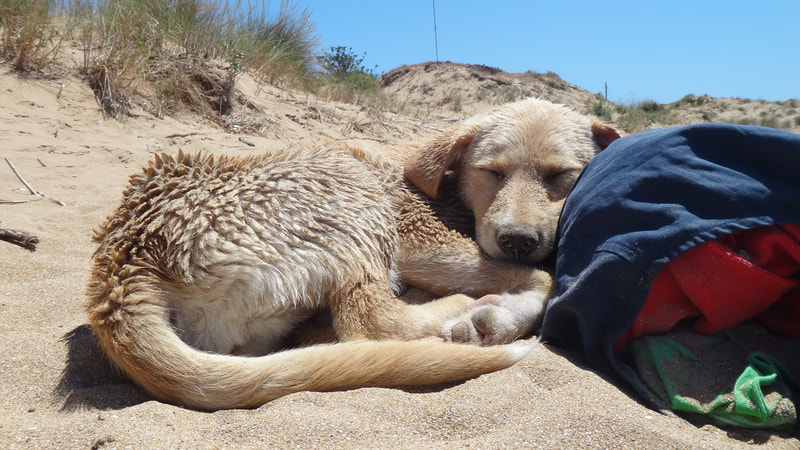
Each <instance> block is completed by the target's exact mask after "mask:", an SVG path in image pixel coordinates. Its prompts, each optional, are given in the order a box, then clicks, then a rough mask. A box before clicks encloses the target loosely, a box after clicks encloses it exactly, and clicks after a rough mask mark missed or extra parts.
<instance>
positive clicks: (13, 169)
mask: <svg viewBox="0 0 800 450" xmlns="http://www.w3.org/2000/svg"><path fill="white" fill-rule="evenodd" d="M4 159H5V160H6V162H7V163H8V167H11V170H12V171H13V172H14V175H16V176H17V178H19V181H21V182H22V184H24V185H25V187H26V188H28V191H29V192H30V193H31V195H33V196H35V197H38V198H36V199H35V200H22V201H17V200H0V204H6V205H13V204H18V203H28V202H34V201H38V200H47V201H49V202H53V203H56V204H58V205H61V206H67V204H66V203H64V202H62V201H61V200H56V199H54V198H50V197H48V196H46V195H44V194H42V193H40V192H36V189H34V188H33V187H32V186H31V185H30V184H28V182H27V181H25V179H24V178H22V175H20V174H19V172H17V168H16V167H14V164H11V160H9V159H8V158H4ZM37 161H38V159H37ZM39 163H40V164H41V163H42V162H41V161H39ZM42 165H43V164H42Z"/></svg>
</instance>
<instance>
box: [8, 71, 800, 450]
mask: <svg viewBox="0 0 800 450" xmlns="http://www.w3.org/2000/svg"><path fill="white" fill-rule="evenodd" d="M248 83H249V84H248ZM240 85H241V87H242V89H251V92H250V94H249V95H251V96H252V98H253V102H254V103H255V104H256V105H257V106H258V107H259V108H260V109H261V111H262V113H263V114H264V116H266V117H267V118H268V119H269V120H266V119H265V120H263V121H261V122H258V123H259V124H260V125H259V126H261V128H260V133H258V134H230V133H228V132H226V131H225V130H223V129H221V128H220V127H218V126H215V125H213V124H211V123H209V122H207V121H203V120H202V119H199V118H192V117H190V116H186V117H183V118H181V120H176V119H172V118H165V119H159V118H155V117H153V116H152V115H150V114H148V113H147V112H145V111H144V110H137V109H136V108H134V109H133V111H132V112H133V113H134V114H135V116H134V117H128V118H125V119H123V120H113V119H105V118H103V116H102V113H101V111H100V109H99V107H98V105H97V103H96V102H95V100H94V98H93V96H92V93H91V91H90V90H89V89H88V88H87V87H86V86H85V85H84V84H83V83H82V82H81V81H80V80H79V79H77V78H74V77H69V76H66V77H64V78H63V79H55V80H53V79H51V80H21V79H20V78H18V77H17V76H16V75H13V74H8V73H5V72H3V73H0V105H2V107H0V156H3V157H5V158H8V159H9V160H11V161H12V162H13V164H14V166H15V167H16V168H17V170H18V171H19V173H20V174H21V175H22V176H23V177H24V178H25V180H26V181H27V182H28V183H29V184H30V185H31V186H32V187H33V188H34V189H35V190H37V191H38V192H41V193H42V194H44V196H47V197H49V198H52V199H56V200H59V201H61V202H63V203H64V204H65V205H66V206H61V205H59V204H57V203H54V202H51V201H48V200H46V199H44V200H39V201H35V202H29V203H21V204H0V227H2V228H11V229H16V230H22V231H26V232H29V233H32V234H35V235H37V236H38V237H39V240H40V242H39V244H38V248H37V250H36V251H35V252H29V251H27V250H24V249H22V248H19V247H16V246H13V245H11V244H8V243H5V242H0V447H3V448H31V447H36V448H85V447H94V448H101V447H102V448H143V447H153V448H178V447H183V448H186V447H188V448H196V447H198V448H222V447H225V448H233V447H237V448H238V447H242V448H248V447H251V448H252V447H257V448H284V447H300V448H331V447H337V448H409V447H414V448H444V447H475V448H525V447H539V448H565V447H599V448H687V447H696V448H726V449H728V448H745V447H750V446H752V445H754V444H758V445H763V446H765V447H767V448H787V449H788V448H800V440H798V438H797V437H794V436H791V435H789V434H780V433H769V432H763V431H748V430H737V429H732V430H725V429H720V428H717V427H715V426H711V425H703V426H699V425H694V424H692V423H690V422H688V421H686V420H684V419H682V418H679V417H676V416H672V415H662V414H659V413H658V412H655V411H653V410H651V409H648V408H647V407H645V406H643V405H642V404H640V403H639V402H637V400H636V399H634V398H632V397H631V396H629V395H628V394H627V393H626V392H625V390H624V389H622V388H621V387H620V386H618V385H615V384H614V383H612V382H610V381H609V380H607V379H605V378H604V377H602V376H600V375H598V374H596V373H593V372H591V371H588V370H585V369H583V368H581V367H580V366H579V365H578V364H576V361H577V360H576V358H574V356H573V355H569V354H563V353H561V352H559V351H558V350H556V349H547V348H540V349H539V350H537V351H535V352H534V353H532V354H531V355H530V356H528V357H527V358H526V359H524V360H523V361H522V362H521V363H519V364H517V365H515V366H514V367H512V368H510V369H507V370H504V371H501V372H497V373H492V374H488V375H485V376H482V377H479V378H477V379H473V380H469V381H466V382H463V383H459V384H455V385H448V386H437V387H434V388H413V389H373V388H371V389H358V390H354V391H347V392H332V393H311V392H303V393H298V394H294V395H289V396H286V397H284V398H281V399H278V400H276V401H273V402H271V403H269V404H267V405H264V406H262V407H260V408H258V409H254V410H233V411H219V412H215V413H206V412H198V411H192V410H187V409H184V408H180V407H176V406H173V405H169V404H165V403H160V402H157V401H154V400H152V399H151V398H150V397H149V396H148V395H147V394H146V393H144V392H143V391H141V390H140V389H138V388H137V387H136V386H134V385H133V384H131V383H130V382H128V381H127V380H125V379H123V378H120V377H118V376H116V375H115V374H114V373H113V372H112V371H111V370H109V368H108V366H107V364H106V363H105V362H104V361H103V359H102V358H101V357H100V356H99V355H98V353H97V351H96V349H95V343H94V339H93V337H92V335H91V333H90V331H89V330H88V327H87V326H86V317H85V315H84V312H83V302H84V285H85V282H86V279H87V275H88V270H89V261H90V257H91V254H92V251H93V245H92V244H91V242H90V234H91V231H92V229H93V227H95V226H96V225H97V224H98V223H99V222H100V221H101V220H102V219H104V218H105V216H106V215H107V214H108V213H110V212H111V210H112V208H113V207H114V206H115V205H116V203H117V202H118V200H119V196H120V192H121V190H122V188H123V186H124V185H125V183H126V182H127V177H128V175H130V174H132V173H134V172H136V171H138V170H140V169H139V168H140V167H141V166H142V165H143V164H145V162H146V161H147V160H148V159H150V157H151V155H152V153H153V152H156V151H167V152H176V151H177V150H178V148H183V149H184V150H191V151H194V150H199V149H208V150H211V151H215V152H224V153H228V154H241V155H247V154H253V153H259V152H263V151H265V150H268V149H271V148H277V147H281V146H284V145H287V144H290V143H294V142H297V141H302V142H313V141H319V140H326V139H334V140H336V139H360V140H361V141H362V142H370V143H374V144H380V143H393V142H398V141H399V140H402V139H417V138H419V137H420V136H423V135H426V134H430V133H432V132H434V131H435V130H436V129H441V128H445V127H447V124H448V120H449V118H448V116H449V115H450V114H451V113H452V112H451V111H444V112H443V113H442V114H441V115H440V116H435V115H431V116H430V117H428V118H427V119H426V121H421V120H420V119H419V118H415V117H411V116H409V117H405V116H401V115H397V114H394V113H389V112H376V111H371V110H370V109H369V108H360V107H356V106H352V105H345V104H339V103H334V102H325V101H323V100H322V99H317V98H313V97H309V96H308V95H306V94H303V93H297V92H291V91H284V90H280V89H277V88H273V87H262V88H261V89H256V88H255V86H254V85H253V83H252V81H248V80H242V82H241V83H240ZM241 119H242V122H241V123H244V122H245V121H244V118H241ZM240 137H244V138H245V140H246V141H248V142H251V143H252V144H254V146H252V147H251V146H249V145H247V144H245V143H244V142H242V141H241V140H240V139H239V138H240ZM17 189H22V190H17ZM35 198H36V197H33V196H32V195H31V194H30V193H29V192H28V191H27V190H26V189H25V188H24V186H23V184H22V183H21V181H20V180H18V179H17V177H16V176H14V174H13V173H12V171H11V169H10V168H9V167H8V166H7V165H6V163H5V161H0V200H10V201H24V200H32V199H35Z"/></svg>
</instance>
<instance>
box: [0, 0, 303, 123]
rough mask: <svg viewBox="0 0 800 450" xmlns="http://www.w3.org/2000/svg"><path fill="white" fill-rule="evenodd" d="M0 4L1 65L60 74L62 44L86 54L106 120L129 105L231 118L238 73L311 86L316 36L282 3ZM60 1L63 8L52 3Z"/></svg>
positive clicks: (86, 71) (36, 0)
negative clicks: (73, 44)
mask: <svg viewBox="0 0 800 450" xmlns="http://www.w3.org/2000/svg"><path fill="white" fill-rule="evenodd" d="M247 1H248V2H247V3H244V2H243V0H237V1H230V2H229V1H223V0H0V37H2V43H1V44H2V45H0V57H1V58H2V59H3V60H5V61H6V62H9V63H10V64H11V65H12V66H13V67H14V68H15V69H16V70H18V71H20V72H29V73H30V72H42V71H44V70H46V69H51V68H52V67H54V66H57V65H58V61H59V57H60V56H61V52H62V45H61V44H62V43H63V42H64V41H65V40H67V39H70V40H73V41H77V42H78V43H79V45H80V47H82V48H83V62H82V65H80V68H79V70H80V73H81V74H82V75H83V76H84V78H85V80H86V82H87V83H88V84H89V86H90V87H91V88H92V89H93V90H94V92H95V96H96V98H97V101H98V102H99V103H100V105H101V106H102V108H103V111H104V113H105V114H106V115H107V116H108V117H117V116H120V115H125V114H127V112H128V110H129V109H130V107H131V103H132V101H133V99H134V98H140V97H143V98H145V101H144V103H145V104H146V105H149V106H150V107H151V109H152V111H153V112H154V113H155V114H157V115H159V116H161V115H164V114H172V113H174V112H177V111H179V110H182V109H189V110H192V111H194V112H199V113H201V114H203V115H205V116H208V117H210V118H212V119H213V118H216V119H217V120H218V119H220V116H224V115H225V114H228V113H230V111H231V109H232V104H233V98H234V96H235V95H236V90H235V83H236V79H237V77H238V74H240V73H241V72H242V71H243V70H247V71H249V72H250V73H252V74H254V75H255V76H256V78H258V79H260V80H265V81H268V82H270V83H273V84H278V83H285V84H291V85H293V86H304V87H306V86H309V85H311V84H312V82H313V79H314V70H315V67H316V58H317V55H318V37H317V35H316V32H315V26H316V25H315V24H314V22H313V21H312V20H311V14H310V11H309V10H307V9H305V10H302V11H300V12H298V11H297V5H296V2H294V1H291V0H282V1H281V2H280V6H279V8H278V12H277V14H271V12H270V10H269V7H270V5H269V2H257V1H256V0H247ZM56 2H61V3H56Z"/></svg>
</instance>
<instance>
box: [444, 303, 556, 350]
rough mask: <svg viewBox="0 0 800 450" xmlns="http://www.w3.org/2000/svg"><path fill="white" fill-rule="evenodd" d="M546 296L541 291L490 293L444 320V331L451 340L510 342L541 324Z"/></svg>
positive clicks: (488, 343)
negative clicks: (454, 315)
mask: <svg viewBox="0 0 800 450" xmlns="http://www.w3.org/2000/svg"><path fill="white" fill-rule="evenodd" d="M546 304H547V298H546V295H545V294H543V293H541V292H540V291H525V292H521V293H519V294H503V295H502V296H499V295H487V296H484V297H482V298H480V299H479V300H477V301H476V302H475V307H474V308H472V309H470V310H469V311H467V312H465V313H464V314H462V315H460V316H458V317H454V318H452V319H450V320H448V321H447V322H445V324H444V327H443V330H442V334H443V335H444V338H445V339H446V340H448V341H452V342H462V343H473V344H480V345H496V344H507V343H509V342H512V341H514V340H516V339H518V338H520V337H522V336H524V335H526V334H528V333H529V332H531V331H533V330H534V329H535V328H536V327H538V326H539V324H540V322H541V317H542V314H543V313H544V308H545V306H546Z"/></svg>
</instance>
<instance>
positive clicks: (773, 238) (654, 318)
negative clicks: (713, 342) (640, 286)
mask: <svg viewBox="0 0 800 450" xmlns="http://www.w3.org/2000/svg"><path fill="white" fill-rule="evenodd" d="M689 317H697V318H698V319H697V321H696V322H695V324H694V328H695V330H696V331H698V332H701V333H714V332H716V331H720V330H725V329H728V328H731V327H734V326H736V325H739V324H741V323H743V322H745V321H747V320H749V319H752V318H757V319H758V320H759V321H761V323H762V324H764V325H765V326H767V327H768V328H770V329H771V330H773V331H774V332H776V333H778V334H781V335H784V336H789V337H800V225H778V226H771V227H761V228H754V229H752V230H745V231H741V232H738V233H734V234H730V235H728V236H724V237H722V238H719V239H716V240H714V241H711V242H708V243H706V244H703V245H700V246H698V247H695V248H693V249H691V250H689V251H687V252H686V253H684V254H682V255H681V256H679V257H678V258H676V259H674V260H673V261H670V262H669V263H668V264H667V265H665V266H664V268H663V269H662V270H661V272H659V274H658V276H657V277H656V279H655V281H654V282H653V286H652V287H651V289H650V294H649V295H648V296H647V300H645V304H644V306H643V307H642V309H641V311H640V312H639V315H638V316H637V317H636V320H635V321H634V322H633V324H632V325H631V327H630V328H629V329H628V330H627V331H626V332H625V333H624V334H623V335H622V336H621V337H620V338H619V340H618V341H617V343H616V345H615V346H614V349H615V351H617V352H620V351H622V350H624V349H625V347H627V345H628V343H629V342H630V340H631V339H634V338H637V337H639V336H642V335H646V334H661V333H665V332H667V331H669V330H670V329H672V327H673V326H674V325H675V324H676V323H678V322H679V321H681V320H683V319H686V318H689Z"/></svg>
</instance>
